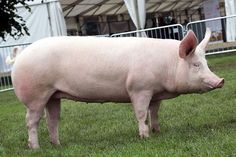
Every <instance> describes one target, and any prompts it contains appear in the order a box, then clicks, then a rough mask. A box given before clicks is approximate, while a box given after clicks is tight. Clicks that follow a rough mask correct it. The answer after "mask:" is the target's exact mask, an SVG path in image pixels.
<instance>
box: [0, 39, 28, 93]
mask: <svg viewBox="0 0 236 157" xmlns="http://www.w3.org/2000/svg"><path fill="white" fill-rule="evenodd" d="M28 45H29V44H28V43H27V44H20V45H8V46H0V92H3V91H8V90H12V81H11V69H12V65H7V64H6V58H7V57H8V56H9V55H12V53H11V52H12V49H13V47H15V46H21V47H22V48H24V47H26V46H28Z"/></svg>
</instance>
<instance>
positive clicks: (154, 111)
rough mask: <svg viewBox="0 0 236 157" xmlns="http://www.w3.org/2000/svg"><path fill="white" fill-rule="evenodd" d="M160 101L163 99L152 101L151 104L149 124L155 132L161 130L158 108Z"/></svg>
mask: <svg viewBox="0 0 236 157" xmlns="http://www.w3.org/2000/svg"><path fill="white" fill-rule="evenodd" d="M160 103H161V101H157V102H151V103H150V105H149V122H150V124H149V125H150V128H151V130H152V131H153V132H154V133H159V132H160V126H159V122H158V110H159V108H160Z"/></svg>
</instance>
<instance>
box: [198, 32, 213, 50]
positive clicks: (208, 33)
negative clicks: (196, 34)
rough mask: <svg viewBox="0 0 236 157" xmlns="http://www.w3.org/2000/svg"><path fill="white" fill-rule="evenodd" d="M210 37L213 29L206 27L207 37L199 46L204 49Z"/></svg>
mask: <svg viewBox="0 0 236 157" xmlns="http://www.w3.org/2000/svg"><path fill="white" fill-rule="evenodd" d="M210 38H211V30H210V28H206V33H205V37H204V39H203V40H202V41H201V43H200V44H199V47H201V48H202V49H203V50H205V49H206V46H207V44H208V42H209V40H210Z"/></svg>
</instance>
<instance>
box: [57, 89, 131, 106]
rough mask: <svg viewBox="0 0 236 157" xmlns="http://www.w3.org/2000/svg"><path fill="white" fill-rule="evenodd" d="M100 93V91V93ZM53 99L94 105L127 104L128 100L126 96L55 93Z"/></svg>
mask: <svg viewBox="0 0 236 157" xmlns="http://www.w3.org/2000/svg"><path fill="white" fill-rule="evenodd" d="M101 92H102V91H101ZM52 97H53V98H57V99H69V100H74V101H81V102H94V103H104V102H121V103H129V102H130V99H129V97H128V95H126V94H123V95H102V94H100V95H90V96H80V95H79V94H76V95H73V94H70V93H66V92H62V91H56V92H55V93H54V94H53V95H52Z"/></svg>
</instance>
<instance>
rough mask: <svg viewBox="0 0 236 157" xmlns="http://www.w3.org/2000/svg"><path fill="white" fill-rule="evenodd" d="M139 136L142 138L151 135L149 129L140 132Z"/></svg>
mask: <svg viewBox="0 0 236 157" xmlns="http://www.w3.org/2000/svg"><path fill="white" fill-rule="evenodd" d="M139 136H140V138H141V139H144V138H148V137H149V129H148V128H147V129H144V130H142V131H140V132H139Z"/></svg>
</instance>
